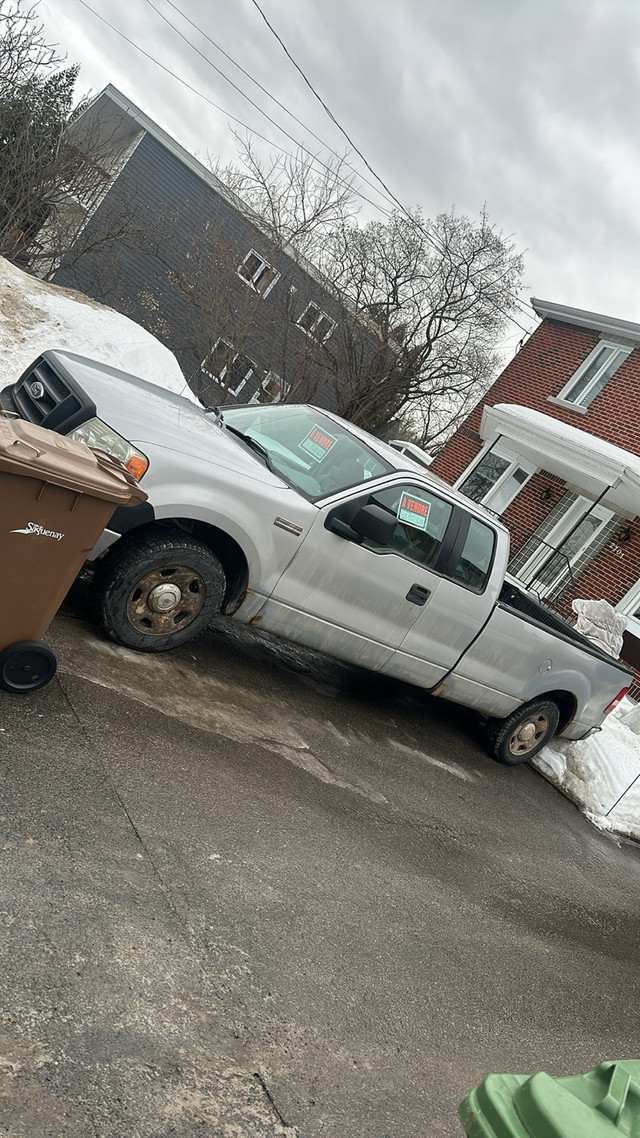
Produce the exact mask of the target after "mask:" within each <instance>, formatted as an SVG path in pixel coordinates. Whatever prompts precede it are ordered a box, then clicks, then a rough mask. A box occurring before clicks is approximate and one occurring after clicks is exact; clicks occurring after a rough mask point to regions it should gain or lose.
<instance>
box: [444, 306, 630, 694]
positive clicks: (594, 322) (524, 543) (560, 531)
mask: <svg viewBox="0 0 640 1138" xmlns="http://www.w3.org/2000/svg"><path fill="white" fill-rule="evenodd" d="M532 305H533V307H534V309H535V311H536V313H537V315H538V316H539V317H540V318H541V321H542V323H541V324H540V325H539V326H538V327H537V328H536V330H535V332H534V333H533V334H532V336H531V337H530V338H529V340H528V341H527V342H526V343H525V345H524V346H523V347H522V348H521V349H520V351H519V352H518V353H517V355H516V356H515V358H514V359H513V360H512V361H511V362H510V363H509V364H508V366H507V367H506V368H505V369H504V371H503V372H502V374H501V375H500V376H499V377H498V379H497V380H496V382H495V383H494V384H493V386H492V387H491V388H490V389H489V391H488V392H487V394H486V395H485V396H484V398H483V399H482V400H481V401H480V403H479V404H478V405H477V407H475V409H474V410H473V411H472V413H471V414H470V415H469V417H468V418H467V419H466V421H465V422H464V423H463V424H462V426H461V427H460V428H459V429H458V430H457V431H456V433H455V434H454V435H453V436H452V437H451V439H450V440H449V441H448V443H447V444H446V446H445V447H444V448H443V450H442V451H441V453H440V454H439V455H438V457H437V458H436V459H435V461H434V463H433V465H432V467H431V469H432V470H433V471H434V473H436V474H439V475H440V476H441V477H443V478H445V479H446V480H447V481H449V482H451V483H453V484H454V485H455V486H457V487H458V488H460V489H461V490H463V491H464V493H466V494H468V495H469V496H470V497H471V498H473V499H474V500H475V501H477V502H481V503H483V504H484V505H485V506H487V507H488V508H489V509H491V510H493V511H494V512H495V513H497V514H499V515H500V516H501V517H502V520H503V521H504V522H505V523H506V525H507V526H508V527H509V529H510V531H511V535H512V556H511V561H510V564H509V571H510V573H511V574H513V575H514V576H515V577H517V578H518V579H519V580H520V581H521V582H522V583H523V584H524V585H526V586H528V587H529V588H530V589H532V590H533V591H534V592H536V593H537V594H538V596H539V597H540V598H541V599H543V600H544V601H545V602H546V603H548V604H550V605H551V606H552V607H554V608H555V609H557V610H558V611H559V612H561V613H563V614H564V615H566V616H570V615H571V601H572V600H573V599H574V598H575V597H583V598H587V599H598V598H604V599H606V600H608V601H609V602H610V603H611V604H612V605H613V606H614V607H615V608H616V609H617V611H618V612H621V613H623V614H624V615H625V616H626V617H627V621H628V624H627V632H626V633H625V640H624V647H623V651H622V656H623V659H624V660H625V661H626V662H627V663H629V664H630V665H632V666H633V667H634V668H635V669H636V673H638V671H639V670H640V517H639V516H638V515H640V324H633V323H630V322H628V321H624V320H616V319H615V318H613V317H609V316H601V315H599V314H597V313H594V312H585V311H582V310H581V309H577V308H567V307H565V306H564V305H559V304H553V303H548V302H546V301H542V300H535V299H534V300H532ZM634 690H635V689H634ZM638 693H639V694H640V688H638Z"/></svg>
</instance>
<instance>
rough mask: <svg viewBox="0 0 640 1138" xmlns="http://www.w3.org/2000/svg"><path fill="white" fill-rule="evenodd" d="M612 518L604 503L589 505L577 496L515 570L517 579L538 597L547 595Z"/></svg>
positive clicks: (567, 575)
mask: <svg viewBox="0 0 640 1138" xmlns="http://www.w3.org/2000/svg"><path fill="white" fill-rule="evenodd" d="M590 506H591V507H592V509H591V510H589V507H590ZM588 510H589V513H587V511H588ZM612 517H613V514H612V512H611V510H607V509H606V508H605V507H604V506H593V503H592V502H590V501H589V499H588V498H577V499H576V500H575V501H574V502H572V503H571V505H570V506H569V507H568V509H567V511H566V513H565V514H564V515H563V517H561V518H560V519H559V521H558V522H556V524H555V526H554V527H553V529H552V530H551V531H550V533H549V534H547V536H546V538H545V539H544V542H541V543H540V545H539V546H538V549H536V551H535V552H534V553H533V554H532V555H531V557H529V559H528V561H527V562H526V563H525V565H523V567H522V569H520V570H519V571H518V573H517V577H518V579H519V580H520V581H522V582H523V583H524V584H525V585H531V587H532V588H533V589H535V591H536V592H537V593H538V594H539V595H540V596H542V597H545V596H547V595H548V594H549V593H551V592H553V590H554V589H556V588H557V587H558V585H559V584H561V583H562V581H563V579H565V578H568V577H569V567H572V566H573V565H575V563H576V562H577V560H578V558H579V557H582V555H583V554H584V553H585V551H586V550H587V549H588V548H589V547H590V546H591V545H593V544H594V542H595V541H596V540H597V538H598V537H599V535H600V534H601V533H602V530H603V529H604V527H605V526H606V524H607V522H608V521H610V519H611V518H612ZM574 527H575V528H574ZM572 530H573V532H571V531H572ZM554 550H558V552H557V553H555V552H554Z"/></svg>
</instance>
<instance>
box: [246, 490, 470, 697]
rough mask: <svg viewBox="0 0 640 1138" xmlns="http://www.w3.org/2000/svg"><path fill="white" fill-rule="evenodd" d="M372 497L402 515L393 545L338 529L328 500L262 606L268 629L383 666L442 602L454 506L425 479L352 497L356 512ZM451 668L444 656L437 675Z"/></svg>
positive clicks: (387, 511) (390, 513) (363, 662)
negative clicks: (331, 525)
mask: <svg viewBox="0 0 640 1138" xmlns="http://www.w3.org/2000/svg"><path fill="white" fill-rule="evenodd" d="M368 502H371V503H373V504H375V505H376V506H378V507H379V508H380V509H381V510H382V511H383V512H384V514H385V515H386V516H388V518H389V519H391V520H395V523H396V524H395V527H393V532H392V536H391V537H390V538H389V540H388V542H387V544H376V543H375V542H373V541H370V540H368V539H364V540H363V541H362V542H361V543H360V544H359V543H358V542H356V541H353V540H348V539H347V538H345V537H339V536H338V535H337V534H335V533H332V532H330V531H329V530H328V529H326V528H325V522H326V521H327V517H328V515H329V514H330V513H331V512H332V511H333V509H334V508H335V503H332V504H331V505H327V506H324V507H322V508H321V509H320V510H319V512H318V516H317V518H316V519H315V521H314V523H313V525H312V526H311V528H310V530H309V532H308V533H307V535H306V537H305V539H304V541H303V542H302V544H301V546H300V549H299V550H298V552H297V553H296V555H295V557H294V558H293V559H292V561H291V562H290V563H289V565H288V566H287V568H286V569H285V571H284V572H283V573H282V576H281V577H280V579H279V581H278V583H277V585H276V587H275V589H274V591H273V593H272V595H271V597H270V598H269V600H268V601H267V602H266V604H265V605H264V607H263V608H262V610H261V612H260V628H264V629H267V630H269V631H272V632H276V633H279V634H280V635H282V636H286V637H288V638H289V639H291V640H296V641H298V642H300V643H302V644H307V645H309V646H311V647H315V648H320V649H322V650H323V651H326V652H329V653H332V654H334V655H336V656H338V657H340V658H341V659H346V660H350V661H352V662H353V663H356V664H361V665H362V666H363V667H366V668H371V669H374V670H375V669H381V668H383V667H384V665H385V663H386V661H388V660H389V658H390V656H391V654H392V652H393V651H394V650H395V649H396V648H398V646H399V645H400V643H401V641H402V640H403V639H404V638H405V636H406V635H407V633H408V632H409V631H410V629H412V628H413V626H414V625H415V623H416V621H417V620H418V618H419V617H420V618H421V619H422V620H424V614H425V613H427V612H428V611H429V606H430V605H432V604H434V603H435V604H437V594H438V590H439V588H440V586H441V580H442V578H441V577H440V576H439V575H438V574H437V573H436V572H435V571H434V569H433V566H434V565H436V564H437V562H438V558H439V556H440V555H441V552H442V548H443V539H444V537H445V534H446V533H447V529H448V527H449V525H450V523H451V519H452V514H453V509H452V506H451V504H450V503H448V502H446V501H445V500H444V499H442V498H440V497H438V496H436V495H434V494H433V492H432V491H431V490H430V489H428V488H427V487H426V486H422V485H420V483H419V481H418V480H417V479H416V481H415V482H414V481H413V479H412V480H411V482H405V481H402V482H400V481H397V482H394V483H392V484H389V483H387V484H386V485H385V486H384V487H382V488H380V489H374V488H372V489H371V491H368V492H367V493H364V494H363V493H362V492H361V493H360V494H358V495H353V496H352V497H351V498H349V499H347V500H346V503H347V505H350V506H351V508H352V509H353V513H355V511H356V509H357V508H359V507H360V506H362V505H364V504H365V503H368ZM424 655H425V658H428V657H429V652H428V651H427V650H426V649H425V652H424ZM443 671H444V669H443V668H441V667H438V666H437V657H436V663H435V664H434V668H433V675H434V676H435V677H436V678H439V676H440V675H442V674H443ZM430 674H431V673H430ZM424 682H427V683H428V682H429V680H428V679H427V680H425V681H424ZM433 682H435V679H434V681H433Z"/></svg>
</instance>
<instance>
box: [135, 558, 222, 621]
mask: <svg viewBox="0 0 640 1138" xmlns="http://www.w3.org/2000/svg"><path fill="white" fill-rule="evenodd" d="M206 595H207V591H206V586H205V583H204V581H203V579H202V577H201V576H200V574H199V573H197V572H196V570H195V569H191V568H190V566H188V565H168V566H166V567H165V568H162V569H151V570H150V571H149V572H148V573H145V575H144V576H143V577H141V578H140V580H139V581H136V583H135V585H134V586H133V588H132V589H131V592H130V593H129V596H128V597H127V620H128V621H129V624H130V625H131V626H132V627H133V628H135V630H136V632H140V633H142V634H143V635H144V636H167V635H171V633H172V632H179V631H180V629H182V628H186V627H187V625H189V624H191V623H192V622H193V621H194V620H195V619H196V618H197V617H198V616H199V615H200V612H201V611H202V606H203V605H204V602H205V599H206Z"/></svg>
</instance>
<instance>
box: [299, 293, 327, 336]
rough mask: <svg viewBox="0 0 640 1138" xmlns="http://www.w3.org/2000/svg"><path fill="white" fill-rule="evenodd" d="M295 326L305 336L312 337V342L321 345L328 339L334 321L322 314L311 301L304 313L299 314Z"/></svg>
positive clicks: (324, 313)
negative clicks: (317, 342) (315, 341)
mask: <svg viewBox="0 0 640 1138" xmlns="http://www.w3.org/2000/svg"><path fill="white" fill-rule="evenodd" d="M296 324H297V325H298V328H300V330H301V331H302V332H304V334H305V335H306V336H312V337H313V339H314V340H318V341H319V343H321V344H324V343H325V341H326V340H328V339H329V337H330V336H331V333H332V332H333V330H334V328H335V326H336V322H335V320H332V319H331V317H330V316H327V314H326V312H322V311H321V310H320V308H318V305H317V304H314V303H313V301H311V302H310V303H309V304H308V305H307V307H306V308H305V310H304V312H302V313H301V314H300V316H299V317H298V319H297V320H296Z"/></svg>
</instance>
